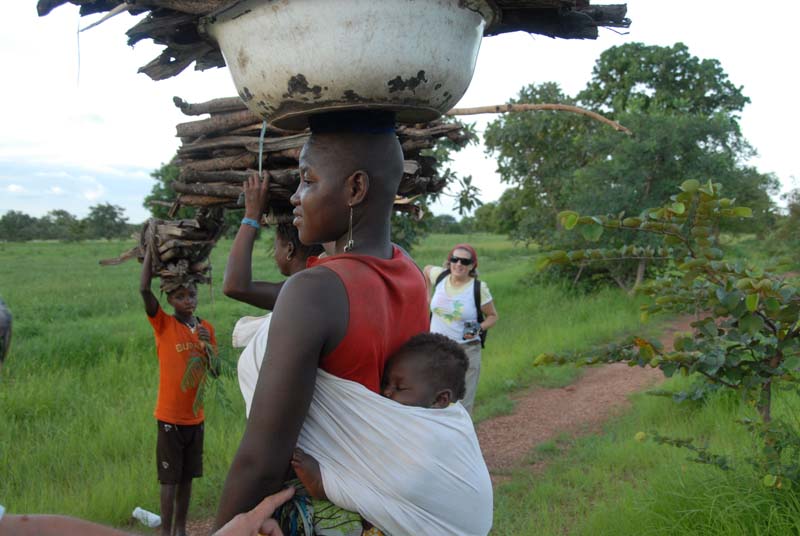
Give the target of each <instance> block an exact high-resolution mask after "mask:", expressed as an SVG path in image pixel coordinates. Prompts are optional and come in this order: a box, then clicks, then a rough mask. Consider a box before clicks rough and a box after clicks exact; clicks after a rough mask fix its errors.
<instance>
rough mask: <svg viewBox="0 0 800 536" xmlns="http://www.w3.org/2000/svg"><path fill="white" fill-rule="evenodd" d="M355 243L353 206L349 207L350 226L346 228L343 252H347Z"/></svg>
mask: <svg viewBox="0 0 800 536" xmlns="http://www.w3.org/2000/svg"><path fill="white" fill-rule="evenodd" d="M354 245H355V243H354V242H353V207H352V206H351V207H350V227H349V228H348V229H347V244H345V245H344V252H345V253H347V252H348V251H350V250H351V249H353V246H354Z"/></svg>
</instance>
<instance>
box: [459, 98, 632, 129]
mask: <svg viewBox="0 0 800 536" xmlns="http://www.w3.org/2000/svg"><path fill="white" fill-rule="evenodd" d="M543 110H553V111H557V112H572V113H576V114H580V115H585V116H587V117H591V118H592V119H594V120H595V121H600V122H601V123H604V124H606V125H608V126H610V127H611V128H613V129H614V130H616V131H617V132H624V133H625V134H627V135H629V136H630V135H632V134H633V133H632V132H631V131H630V130H628V129H627V128H625V127H624V126H622V125H620V124H619V123H617V122H616V121H612V120H611V119H608V118H607V117H603V116H602V115H600V114H598V113H595V112H592V111H591V110H587V109H585V108H579V107H578V106H570V105H568V104H495V105H494V106H478V107H476V108H453V109H452V110H450V111H449V112H447V114H445V115H479V114H502V113H507V112H538V111H543Z"/></svg>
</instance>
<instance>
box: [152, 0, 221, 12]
mask: <svg viewBox="0 0 800 536" xmlns="http://www.w3.org/2000/svg"><path fill="white" fill-rule="evenodd" d="M136 3H137V4H138V5H141V6H152V7H154V8H165V9H172V10H175V11H180V12H182V13H191V14H193V15H208V14H209V13H211V12H212V11H216V10H217V9H219V8H221V7H222V6H224V5H225V4H226V3H230V0H137V2H136Z"/></svg>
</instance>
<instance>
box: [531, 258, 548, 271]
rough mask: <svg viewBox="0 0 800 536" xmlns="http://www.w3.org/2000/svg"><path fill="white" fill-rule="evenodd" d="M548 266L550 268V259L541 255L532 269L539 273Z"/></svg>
mask: <svg viewBox="0 0 800 536" xmlns="http://www.w3.org/2000/svg"><path fill="white" fill-rule="evenodd" d="M548 266H550V259H548V258H547V257H546V256H544V255H542V256H541V257H539V258H538V259H537V260H536V264H535V265H534V268H535V270H536V271H537V272H541V271H542V270H545V269H546V268H547V267H548Z"/></svg>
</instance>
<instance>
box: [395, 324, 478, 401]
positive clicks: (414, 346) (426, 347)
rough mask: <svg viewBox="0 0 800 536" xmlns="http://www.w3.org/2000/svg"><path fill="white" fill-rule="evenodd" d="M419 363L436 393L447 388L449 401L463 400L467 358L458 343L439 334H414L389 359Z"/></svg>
mask: <svg viewBox="0 0 800 536" xmlns="http://www.w3.org/2000/svg"><path fill="white" fill-rule="evenodd" d="M411 355H413V356H414V357H415V358H416V359H420V360H423V365H424V368H425V369H426V372H427V374H428V377H429V380H430V381H431V382H432V383H433V385H434V386H435V388H436V389H437V390H440V389H450V390H451V391H452V392H453V400H454V401H455V400H460V399H462V398H464V394H465V391H466V384H465V381H466V374H467V368H469V359H468V358H467V354H466V353H465V352H464V349H463V348H462V347H461V345H460V344H458V343H457V342H455V341H453V340H452V339H449V338H448V337H445V336H444V335H442V334H440V333H420V334H419V335H414V336H413V337H411V338H410V339H409V340H408V342H406V343H405V344H404V345H403V346H401V347H400V349H399V350H397V352H396V353H395V354H394V356H392V358H396V357H400V356H411Z"/></svg>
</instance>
